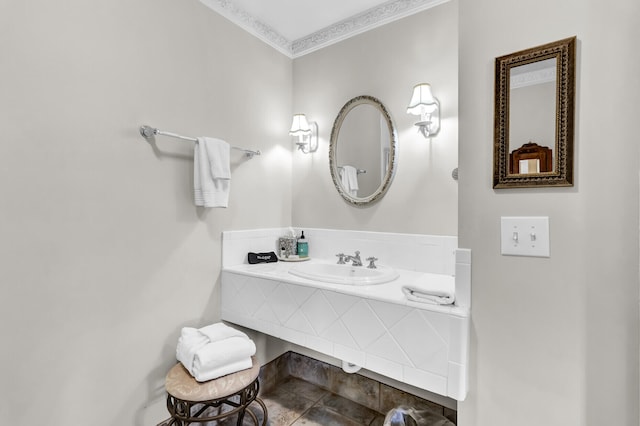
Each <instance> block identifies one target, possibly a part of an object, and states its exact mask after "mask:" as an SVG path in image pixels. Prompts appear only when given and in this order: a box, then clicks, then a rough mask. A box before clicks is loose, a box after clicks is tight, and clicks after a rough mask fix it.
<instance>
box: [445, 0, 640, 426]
mask: <svg viewBox="0 0 640 426" xmlns="http://www.w3.org/2000/svg"><path fill="white" fill-rule="evenodd" d="M639 15H640V4H639V3H638V2H637V1H635V0H621V1H618V2H613V3H611V2H609V3H602V2H596V1H593V0H587V1H583V0H566V1H563V2H557V1H555V0H542V1H527V2H513V1H508V0H483V1H482V2H478V1H476V0H460V148H459V149H460V198H459V200H460V202H459V221H460V224H459V244H460V246H461V247H467V248H470V249H471V250H472V252H473V272H472V274H473V276H472V283H473V284H472V287H473V289H472V293H473V296H472V314H471V320H472V333H473V334H472V353H471V359H472V368H471V377H470V380H471V384H470V385H471V391H470V393H469V398H468V400H467V401H465V402H464V403H462V404H459V406H458V408H459V412H458V419H459V424H460V425H464V426H476V425H482V426H507V425H509V426H510V425H514V424H515V425H518V426H538V425H558V426H559V425H576V426H578V425H587V426H596V425H604V424H607V425H627V426H636V425H638V143H637V137H636V131H635V127H634V126H633V125H632V123H634V122H635V121H637V111H638V108H637V99H638V97H639V95H640V93H639V92H640V91H639V87H638V78H637V76H638V74H639V71H640V69H639V65H640V62H639V59H638V56H637V55H632V54H631V52H634V51H635V50H636V49H635V45H634V43H635V40H638V38H639V36H640V33H639V28H638V26H637V22H636V17H637V16H639ZM573 35H577V36H578V48H577V52H578V55H577V98H576V99H577V108H576V138H575V140H576V153H575V164H576V173H575V183H576V184H575V186H574V187H573V188H562V189H561V188H555V189H553V188H549V189H526V190H525V189H522V190H513V189H512V190H499V191H494V190H493V189H492V188H491V181H492V164H493V159H492V158H493V151H492V144H493V81H494V75H493V70H494V58H495V57H497V56H501V55H504V54H507V53H511V52H514V51H518V50H521V49H525V48H529V47H533V46H537V45H540V44H544V43H547V42H551V41H555V40H559V39H562V38H565V37H570V36H573ZM503 215H544V216H549V217H550V228H551V235H550V238H551V257H550V258H548V259H536V258H517V257H503V256H500V240H499V236H500V228H499V226H500V216H503Z"/></svg>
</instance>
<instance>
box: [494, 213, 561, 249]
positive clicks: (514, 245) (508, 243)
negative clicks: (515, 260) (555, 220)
mask: <svg viewBox="0 0 640 426" xmlns="http://www.w3.org/2000/svg"><path fill="white" fill-rule="evenodd" d="M500 222H501V238H500V240H501V243H502V244H501V253H502V255H506V256H533V257H549V217H547V216H522V217H516V216H513V217H505V216H503V217H501V218H500Z"/></svg>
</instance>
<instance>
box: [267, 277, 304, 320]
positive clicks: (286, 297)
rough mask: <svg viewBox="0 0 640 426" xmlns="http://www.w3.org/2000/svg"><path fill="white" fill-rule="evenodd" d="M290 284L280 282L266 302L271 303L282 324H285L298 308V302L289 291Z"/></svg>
mask: <svg viewBox="0 0 640 426" xmlns="http://www.w3.org/2000/svg"><path fill="white" fill-rule="evenodd" d="M288 287H289V285H288V284H285V283H280V285H278V287H276V289H275V290H274V291H273V292H272V293H271V294H270V295H269V297H268V298H267V299H266V302H267V303H269V305H271V307H272V309H273V312H274V313H275V314H276V316H277V317H278V321H279V322H280V324H284V323H286V322H287V320H288V319H289V318H290V317H291V315H293V313H294V312H296V311H297V310H298V304H297V303H296V302H295V299H294V298H293V296H292V295H291V293H290V292H289V288H288Z"/></svg>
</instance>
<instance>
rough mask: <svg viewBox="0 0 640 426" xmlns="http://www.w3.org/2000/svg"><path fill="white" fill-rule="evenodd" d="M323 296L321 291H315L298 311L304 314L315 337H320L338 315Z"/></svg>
mask: <svg viewBox="0 0 640 426" xmlns="http://www.w3.org/2000/svg"><path fill="white" fill-rule="evenodd" d="M324 294H325V292H323V291H316V292H315V293H313V294H312V295H311V297H309V298H308V299H307V301H306V302H305V303H304V304H303V305H302V306H301V307H300V311H302V312H304V316H306V317H307V319H308V320H309V323H310V324H311V326H312V327H313V330H314V334H315V335H322V333H324V332H325V331H326V330H327V328H329V326H330V325H331V324H333V323H334V322H335V321H336V320H337V319H338V314H336V312H335V311H334V310H333V307H332V306H331V304H330V303H329V301H328V300H327V298H326V297H325V295H324Z"/></svg>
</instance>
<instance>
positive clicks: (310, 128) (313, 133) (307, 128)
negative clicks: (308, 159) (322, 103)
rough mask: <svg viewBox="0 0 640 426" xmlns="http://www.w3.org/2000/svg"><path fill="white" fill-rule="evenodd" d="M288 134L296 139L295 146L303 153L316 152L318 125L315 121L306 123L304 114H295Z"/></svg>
mask: <svg viewBox="0 0 640 426" xmlns="http://www.w3.org/2000/svg"><path fill="white" fill-rule="evenodd" d="M289 134H290V135H291V136H297V137H298V142H296V145H298V149H299V150H300V151H302V152H303V153H305V154H309V153H310V152H316V151H317V150H318V123H316V122H315V121H312V122H308V121H307V117H306V116H305V115H304V114H295V115H294V116H293V122H292V123H291V129H290V130H289Z"/></svg>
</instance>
